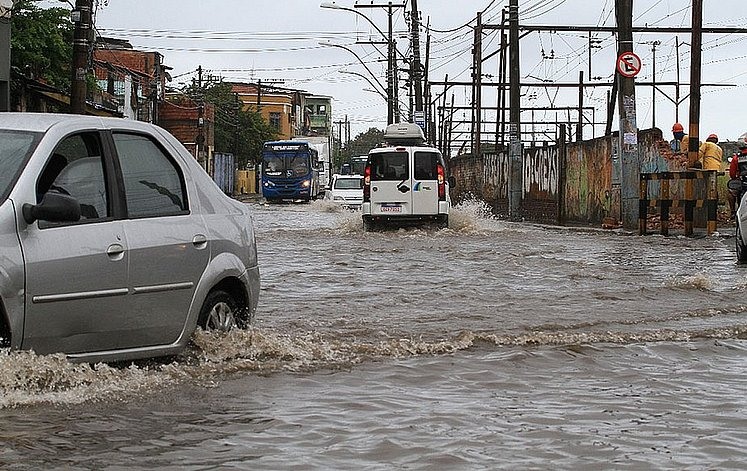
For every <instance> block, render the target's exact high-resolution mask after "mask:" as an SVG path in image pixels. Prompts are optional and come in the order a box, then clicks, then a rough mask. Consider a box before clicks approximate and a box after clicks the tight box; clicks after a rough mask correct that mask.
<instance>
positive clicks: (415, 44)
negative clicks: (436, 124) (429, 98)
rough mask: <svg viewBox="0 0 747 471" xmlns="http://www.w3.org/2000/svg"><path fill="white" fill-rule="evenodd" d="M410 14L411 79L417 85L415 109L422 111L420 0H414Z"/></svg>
mask: <svg viewBox="0 0 747 471" xmlns="http://www.w3.org/2000/svg"><path fill="white" fill-rule="evenodd" d="M410 14H411V15H412V16H411V17H412V62H411V63H410V81H411V82H412V83H413V86H414V87H415V111H416V112H422V111H423V86H422V84H421V79H420V77H421V75H420V74H421V71H422V66H421V65H420V12H419V11H418V0H412V11H411V12H410ZM426 50H427V48H426ZM426 60H427V57H426Z"/></svg>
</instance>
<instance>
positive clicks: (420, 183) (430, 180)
mask: <svg viewBox="0 0 747 471" xmlns="http://www.w3.org/2000/svg"><path fill="white" fill-rule="evenodd" d="M439 163H441V154H439V153H438V152H435V151H428V150H416V151H415V158H414V171H413V182H412V210H413V213H414V214H425V215H429V214H438V165H439Z"/></svg>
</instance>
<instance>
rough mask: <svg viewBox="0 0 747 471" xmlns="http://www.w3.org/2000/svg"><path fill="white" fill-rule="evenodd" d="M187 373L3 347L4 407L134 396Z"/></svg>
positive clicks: (0, 381)
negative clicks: (80, 360) (76, 361)
mask: <svg viewBox="0 0 747 471" xmlns="http://www.w3.org/2000/svg"><path fill="white" fill-rule="evenodd" d="M182 374H183V373H182V372H180V371H179V368H178V367H175V366H170V365H162V366H161V367H160V368H158V369H156V370H152V369H151V368H150V367H138V366H135V365H134V364H133V365H131V366H130V367H127V368H115V367H112V366H109V365H106V364H102V363H100V364H96V365H90V364H87V363H81V364H74V363H70V362H69V361H68V360H67V358H66V357H65V355H62V354H54V355H36V354H35V353H33V352H28V351H19V352H12V353H8V351H7V350H3V351H0V409H7V408H12V407H19V406H25V405H32V404H40V403H52V404H80V403H83V402H88V401H93V400H97V399H101V398H103V397H107V398H116V397H118V396H128V397H131V396H132V395H133V394H137V393H138V392H141V391H145V390H152V389H154V388H157V387H159V386H161V385H162V384H164V383H165V382H173V380H175V379H176V378H179V377H180V376H181V375H182Z"/></svg>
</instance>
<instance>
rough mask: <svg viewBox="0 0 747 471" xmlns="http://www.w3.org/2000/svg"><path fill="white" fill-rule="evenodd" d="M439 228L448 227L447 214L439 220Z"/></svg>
mask: <svg viewBox="0 0 747 471" xmlns="http://www.w3.org/2000/svg"><path fill="white" fill-rule="evenodd" d="M438 228H439V229H448V228H449V216H445V217H444V218H443V219H441V221H440V222H439V223H438Z"/></svg>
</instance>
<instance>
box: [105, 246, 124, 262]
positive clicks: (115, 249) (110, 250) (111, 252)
mask: <svg viewBox="0 0 747 471" xmlns="http://www.w3.org/2000/svg"><path fill="white" fill-rule="evenodd" d="M124 252H125V248H124V246H123V245H122V244H112V245H110V246H109V247H107V248H106V255H108V256H109V258H110V259H112V260H122V258H124Z"/></svg>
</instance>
